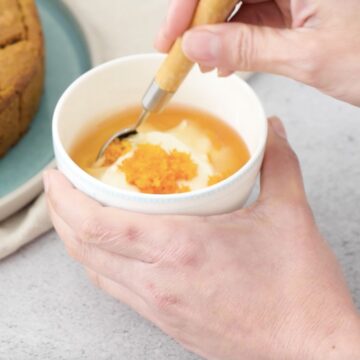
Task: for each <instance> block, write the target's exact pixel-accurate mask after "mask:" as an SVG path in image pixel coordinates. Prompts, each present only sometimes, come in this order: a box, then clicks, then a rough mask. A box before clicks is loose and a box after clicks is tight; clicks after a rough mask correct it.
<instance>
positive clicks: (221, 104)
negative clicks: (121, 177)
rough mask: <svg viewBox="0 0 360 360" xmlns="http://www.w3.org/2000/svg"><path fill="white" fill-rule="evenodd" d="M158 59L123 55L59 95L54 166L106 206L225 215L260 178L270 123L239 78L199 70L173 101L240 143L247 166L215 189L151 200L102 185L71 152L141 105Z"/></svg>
mask: <svg viewBox="0 0 360 360" xmlns="http://www.w3.org/2000/svg"><path fill="white" fill-rule="evenodd" d="M163 58H164V57H163V55H158V54H147V55H136V56H130V57H125V58H122V59H118V60H114V61H111V62H109V63H106V64H104V65H100V66H98V67H96V68H94V69H93V70H91V71H89V72H88V73H86V74H85V75H83V76H81V77H80V78H79V79H77V80H76V81H75V82H74V83H73V84H72V85H71V86H70V87H69V88H68V89H67V90H66V92H65V93H64V94H63V96H62V97H61V99H60V101H59V103H58V105H57V107H56V110H55V113H54V120H53V139H54V149H55V156H56V159H57V164H58V167H59V169H60V170H61V171H62V172H63V173H64V174H65V176H66V177H67V178H68V179H69V180H70V181H71V182H72V183H73V184H74V186H75V187H77V188H78V189H80V190H81V191H83V192H84V193H86V194H88V195H89V196H91V197H93V198H94V199H96V200H98V201H99V202H101V203H102V204H104V205H108V206H113V207H119V208H122V209H126V210H131V211H137V212H143V213H152V214H194V215H210V214H220V213H225V212H230V211H233V210H235V209H238V208H240V207H241V206H243V205H244V203H245V202H246V200H247V198H248V196H249V195H250V193H251V190H252V188H253V186H254V183H255V181H256V177H257V175H258V174H259V171H260V168H261V164H262V160H263V156H264V150H265V144H266V138H267V120H266V116H265V113H264V110H263V108H262V106H261V103H260V102H259V100H258V98H257V96H256V95H255V93H254V92H253V90H252V89H251V88H250V87H249V85H247V83H246V82H245V81H243V80H242V79H240V78H239V77H237V76H236V75H233V76H230V77H228V78H218V77H217V75H216V74H215V73H214V72H213V73H209V74H205V75H204V74H202V73H201V72H200V71H199V70H198V68H197V67H195V68H194V70H193V71H192V72H191V74H190V75H189V77H188V78H187V80H186V81H185V83H184V84H183V85H182V87H181V88H180V90H179V91H178V93H177V94H176V95H175V97H174V99H173V102H174V103H177V104H186V105H190V106H194V107H197V108H199V109H204V110H206V111H208V112H210V113H212V114H214V115H217V116H218V117H220V118H221V119H223V120H224V121H225V122H227V123H228V124H229V125H231V126H232V127H233V128H234V129H235V130H236V131H238V132H239V133H240V134H241V136H242V137H243V139H244V140H245V142H246V144H247V146H248V148H249V150H250V153H251V159H250V160H249V162H248V163H247V164H246V165H245V166H244V167H243V168H242V169H240V170H239V171H238V172H237V173H235V174H234V175H233V176H231V177H230V178H228V179H226V180H224V181H222V182H221V183H218V184H216V185H214V186H212V187H209V188H206V189H202V190H198V191H194V192H190V193H184V194H173V195H151V194H140V193H133V192H129V191H125V190H124V191H123V190H119V189H116V188H113V187H111V186H109V185H105V184H103V183H101V182H100V181H99V180H97V179H95V178H93V177H91V176H90V175H88V174H87V173H86V172H84V171H83V170H82V169H81V168H79V167H78V166H77V165H76V164H75V163H74V162H73V161H72V160H71V158H70V156H69V155H68V152H69V149H71V147H72V146H73V144H74V143H76V141H77V139H78V138H79V135H80V134H82V132H83V131H86V130H87V129H88V128H89V127H92V126H94V124H95V123H97V122H99V121H102V120H103V119H104V118H106V117H107V116H110V115H112V114H114V113H116V112H118V111H119V110H121V109H124V108H127V107H129V106H132V105H134V104H140V101H141V98H142V96H143V94H144V92H145V90H146V88H147V86H148V85H149V84H150V82H151V80H152V78H153V76H154V74H155V73H156V70H157V69H158V67H159V65H160V63H161V62H162V60H163Z"/></svg>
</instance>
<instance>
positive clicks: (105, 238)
mask: <svg viewBox="0 0 360 360" xmlns="http://www.w3.org/2000/svg"><path fill="white" fill-rule="evenodd" d="M44 181H45V183H46V185H45V188H46V192H47V198H48V201H49V203H50V206H51V208H52V210H53V212H55V213H56V214H57V216H59V217H60V218H61V219H62V220H63V222H64V223H66V224H67V225H68V227H69V228H70V229H71V230H72V231H73V233H74V234H75V235H74V236H76V238H77V239H79V240H80V241H83V242H86V243H89V244H93V245H97V246H99V247H101V248H102V249H104V250H107V251H111V252H114V253H116V254H119V255H122V256H127V257H131V258H136V259H139V260H142V261H144V262H151V263H152V262H157V261H159V260H160V259H161V258H162V255H163V254H164V253H167V252H168V250H169V249H171V248H172V246H177V245H178V244H177V243H178V242H179V241H178V239H179V238H181V235H182V234H183V233H184V232H185V231H186V229H189V228H191V227H192V226H190V225H191V222H193V219H192V218H187V217H168V216H150V215H143V214H135V213H132V212H127V211H123V210H120V209H113V208H106V207H103V206H101V205H100V204H98V203H97V202H96V201H94V200H92V199H90V198H89V197H87V196H86V195H84V194H83V193H81V192H80V191H78V190H76V189H74V188H73V187H72V185H71V184H70V183H69V182H68V181H67V180H66V179H65V177H64V176H63V175H62V174H61V173H60V172H58V171H56V170H51V171H48V172H47V173H46V174H45V175H44ZM74 204H76V206H74ZM174 234H176V236H175V235H174Z"/></svg>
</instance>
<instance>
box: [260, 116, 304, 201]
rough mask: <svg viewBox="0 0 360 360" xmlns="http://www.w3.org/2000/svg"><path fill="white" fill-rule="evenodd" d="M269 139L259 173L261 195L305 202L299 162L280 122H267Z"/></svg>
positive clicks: (266, 197) (273, 120)
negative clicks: (268, 124)
mask: <svg viewBox="0 0 360 360" xmlns="http://www.w3.org/2000/svg"><path fill="white" fill-rule="evenodd" d="M269 123H270V126H269V137H268V143H267V148H266V154H265V159H264V164H263V168H262V173H261V194H260V198H262V199H263V200H265V199H268V198H279V199H286V201H306V195H305V190H304V184H303V179H302V174H301V170H300V166H299V161H298V159H297V157H296V155H295V153H294V152H293V150H292V149H291V148H290V145H289V143H288V141H287V139H286V132H285V129H284V126H283V125H282V123H281V121H280V120H279V119H277V118H272V119H270V121H269Z"/></svg>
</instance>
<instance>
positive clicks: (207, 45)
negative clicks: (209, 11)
mask: <svg viewBox="0 0 360 360" xmlns="http://www.w3.org/2000/svg"><path fill="white" fill-rule="evenodd" d="M300 36H302V35H300V32H297V31H295V30H289V29H274V28H271V27H263V26H253V25H247V24H237V23H231V24H220V25H209V26H203V27H198V28H196V29H193V30H190V31H188V32H186V33H185V35H184V39H183V50H184V52H185V54H186V55H187V56H188V57H189V58H190V59H191V60H192V61H194V62H197V63H199V64H200V65H202V66H208V67H216V68H220V69H228V70H231V71H236V70H239V71H266V72H273V73H278V74H283V75H288V76H292V77H296V78H299V76H300V75H298V74H297V71H301V69H302V68H301V66H304V65H301V66H300V65H299V64H300V59H301V56H299V51H303V50H302V49H303V48H302V47H301V46H300V47H299V41H300ZM301 39H302V38H301ZM297 65H299V66H297Z"/></svg>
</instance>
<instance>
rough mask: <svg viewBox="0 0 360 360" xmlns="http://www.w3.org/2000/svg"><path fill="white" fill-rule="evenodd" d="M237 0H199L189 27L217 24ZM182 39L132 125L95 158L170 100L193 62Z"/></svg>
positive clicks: (134, 132) (126, 136)
mask: <svg viewBox="0 0 360 360" xmlns="http://www.w3.org/2000/svg"><path fill="white" fill-rule="evenodd" d="M239 2H240V1H239V0H200V2H199V4H198V7H197V9H196V12H195V15H194V19H193V21H192V24H191V26H190V28H193V27H196V26H200V25H209V24H217V23H221V22H224V21H226V20H227V19H228V18H229V17H230V15H231V14H232V13H233V11H234V9H235V7H236V5H237V4H238V3H239ZM181 42H182V38H178V39H177V40H176V42H175V43H174V45H173V47H172V48H171V50H170V52H169V54H168V55H167V57H166V58H165V60H164V62H163V63H162V65H161V66H160V69H159V70H158V72H157V74H156V76H155V79H154V80H153V82H152V83H151V85H150V87H149V88H148V90H147V91H146V93H145V95H144V97H143V100H142V106H143V111H142V113H141V115H140V117H139V118H138V120H137V122H136V123H135V124H134V126H132V127H130V128H127V129H123V130H120V131H118V132H117V133H116V134H114V135H113V136H112V137H111V138H110V139H109V140H108V141H107V142H106V143H105V144H104V145H103V146H102V147H101V149H100V151H99V153H98V156H97V159H100V158H102V157H103V155H104V153H105V151H106V149H107V148H108V147H109V146H110V144H111V143H112V142H113V141H114V140H116V139H119V140H124V139H126V138H128V137H130V136H133V135H136V134H137V133H138V128H139V127H140V126H141V125H142V124H143V123H144V122H145V121H146V119H147V118H148V117H149V115H150V114H151V113H157V112H160V111H161V110H162V109H163V108H164V107H165V106H166V105H167V104H168V102H169V101H170V100H171V98H172V96H173V95H174V94H175V93H176V91H177V90H178V88H179V87H180V85H181V84H182V82H183V81H184V79H185V78H186V76H187V75H188V74H189V72H190V70H191V69H192V67H193V65H194V63H193V62H192V61H190V60H189V59H188V58H187V57H186V56H185V54H184V52H183V51H182V44H181Z"/></svg>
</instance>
